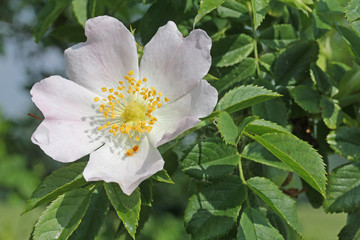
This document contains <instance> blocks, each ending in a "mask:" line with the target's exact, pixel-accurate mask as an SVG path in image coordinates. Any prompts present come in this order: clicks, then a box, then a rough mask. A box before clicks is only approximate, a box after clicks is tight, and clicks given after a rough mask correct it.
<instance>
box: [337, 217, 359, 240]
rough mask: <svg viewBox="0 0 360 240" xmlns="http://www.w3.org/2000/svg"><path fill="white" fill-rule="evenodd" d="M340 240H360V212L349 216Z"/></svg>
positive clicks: (340, 234)
mask: <svg viewBox="0 0 360 240" xmlns="http://www.w3.org/2000/svg"><path fill="white" fill-rule="evenodd" d="M338 236H339V240H355V239H360V211H356V212H352V213H349V214H348V217H347V220H346V225H345V227H343V228H342V229H341V231H340V233H339V235H338Z"/></svg>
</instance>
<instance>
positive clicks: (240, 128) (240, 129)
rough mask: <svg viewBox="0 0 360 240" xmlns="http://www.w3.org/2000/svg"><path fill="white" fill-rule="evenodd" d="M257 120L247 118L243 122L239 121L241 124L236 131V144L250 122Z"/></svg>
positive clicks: (253, 117)
mask: <svg viewBox="0 0 360 240" xmlns="http://www.w3.org/2000/svg"><path fill="white" fill-rule="evenodd" d="M257 119H258V117H257V116H249V117H247V118H245V119H244V120H242V121H241V123H240V124H239V126H238V130H237V132H238V133H239V136H238V138H237V142H239V141H240V138H241V136H242V135H243V133H244V131H245V129H246V127H247V126H249V125H250V124H251V123H252V122H254V121H255V120H257Z"/></svg>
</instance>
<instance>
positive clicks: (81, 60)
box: [30, 16, 218, 195]
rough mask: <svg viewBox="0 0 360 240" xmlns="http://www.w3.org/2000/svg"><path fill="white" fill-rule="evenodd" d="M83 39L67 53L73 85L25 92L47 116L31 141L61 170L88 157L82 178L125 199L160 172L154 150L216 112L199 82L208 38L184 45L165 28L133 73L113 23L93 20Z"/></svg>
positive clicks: (130, 41)
mask: <svg viewBox="0 0 360 240" xmlns="http://www.w3.org/2000/svg"><path fill="white" fill-rule="evenodd" d="M85 35H86V36H87V41H86V42H84V43H79V44H77V45H75V46H73V47H71V48H68V49H66V50H65V61H66V73H67V76H68V77H69V79H71V80H67V79H65V78H62V77H60V76H51V77H49V78H46V79H43V80H42V81H40V82H39V83H36V84H35V85H34V86H33V88H32V89H31V92H30V93H31V95H32V100H33V102H34V103H35V104H36V106H37V107H38V108H39V109H40V110H41V112H42V113H43V115H44V117H45V118H44V120H43V121H42V123H41V124H40V125H39V127H38V128H37V129H36V131H35V132H34V134H33V135H32V141H33V143H35V144H37V145H39V146H40V148H41V149H42V150H43V151H44V152H45V153H46V154H47V155H49V156H50V157H52V158H53V159H55V160H57V161H60V162H64V163H68V162H73V161H75V160H77V159H79V158H81V157H83V156H85V155H87V154H90V158H89V162H88V164H87V166H86V167H85V169H84V172H83V175H84V178H85V179H86V180H87V181H98V180H104V181H105V182H116V183H118V184H119V185H120V187H121V189H122V190H123V192H124V193H125V194H128V195H130V194H131V193H132V192H133V191H134V190H135V189H136V188H137V186H138V185H139V184H140V183H141V182H142V181H143V180H144V179H146V178H148V177H150V176H151V175H153V174H155V173H156V172H158V171H160V170H162V169H163V166H164V160H163V159H162V157H161V155H160V153H159V151H158V150H157V148H156V147H158V146H160V145H162V144H164V143H166V142H168V141H170V140H172V139H174V138H175V137H176V136H178V135H179V134H181V133H183V132H184V131H185V130H187V129H190V128H192V127H194V126H195V125H196V124H197V123H198V122H199V121H200V120H199V118H202V117H205V116H207V115H209V114H210V113H211V112H212V110H213V109H214V107H215V105H216V103H217V97H218V94H217V91H216V90H215V88H213V87H212V86H210V84H209V83H207V82H206V81H205V80H203V79H202V78H203V77H204V76H205V75H206V74H207V72H208V70H209V68H210V65H211V56H210V48H211V39H210V38H209V36H208V35H207V34H206V33H205V32H204V31H202V30H199V29H196V30H194V31H192V32H191V33H190V35H189V36H187V37H186V38H183V37H182V35H181V33H180V32H179V30H178V29H177V27H176V25H175V24H174V23H173V22H168V23H167V24H166V25H165V26H163V27H161V28H159V30H158V31H157V33H156V34H155V36H154V37H153V38H152V39H151V41H150V42H149V43H148V44H146V46H145V48H144V54H143V56H142V58H141V62H140V66H139V65H138V55H137V49H136V43H135V39H134V37H133V35H132V34H131V33H130V32H129V31H128V30H127V29H126V27H125V26H124V25H123V24H122V23H121V22H120V21H118V20H117V19H115V18H112V17H109V16H101V17H96V18H92V19H90V20H88V21H87V22H86V27H85Z"/></svg>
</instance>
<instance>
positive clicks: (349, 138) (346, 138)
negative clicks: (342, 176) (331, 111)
mask: <svg viewBox="0 0 360 240" xmlns="http://www.w3.org/2000/svg"><path fill="white" fill-rule="evenodd" d="M326 140H327V142H328V144H329V145H330V147H331V148H332V149H334V151H335V152H336V153H338V154H340V155H342V156H344V157H346V158H347V159H350V160H359V159H360V128H357V127H339V128H338V129H336V130H334V131H332V132H330V134H329V135H328V136H327V138H326Z"/></svg>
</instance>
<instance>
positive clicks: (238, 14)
mask: <svg viewBox="0 0 360 240" xmlns="http://www.w3.org/2000/svg"><path fill="white" fill-rule="evenodd" d="M217 11H218V14H219V16H220V17H222V18H236V19H238V20H240V21H242V20H244V21H245V20H248V18H249V10H248V9H247V7H246V6H244V5H243V4H241V3H239V2H237V1H235V0H226V1H225V2H224V3H223V4H222V5H221V6H219V7H218V8H217Z"/></svg>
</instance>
